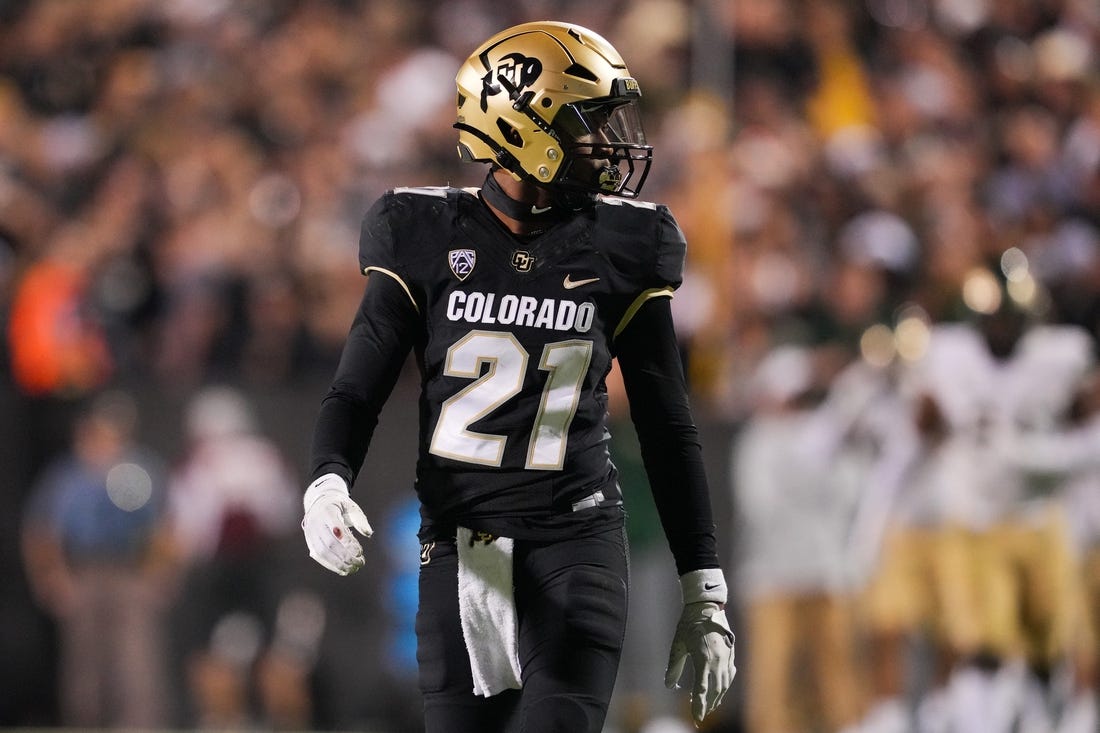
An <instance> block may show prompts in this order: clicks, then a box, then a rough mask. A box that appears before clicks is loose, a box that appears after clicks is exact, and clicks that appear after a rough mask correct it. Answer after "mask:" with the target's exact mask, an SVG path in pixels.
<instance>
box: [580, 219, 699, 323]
mask: <svg viewBox="0 0 1100 733" xmlns="http://www.w3.org/2000/svg"><path fill="white" fill-rule="evenodd" d="M599 219H600V221H599V233H598V234H597V237H598V241H600V242H601V243H602V246H603V247H604V254H605V256H607V258H608V260H609V262H610V264H611V267H612V270H613V272H615V273H616V274H617V275H618V277H619V282H618V283H617V285H618V290H619V292H620V293H621V294H622V296H623V298H624V300H623V306H622V317H621V318H619V320H618V323H617V325H616V326H615V328H614V330H613V333H612V338H613V339H614V340H618V338H619V335H620V334H621V333H622V332H623V330H624V329H625V328H626V327H627V326H628V325H629V324H630V323H631V321H632V320H633V319H634V317H635V315H636V314H637V313H638V311H639V309H640V308H641V307H642V306H643V305H645V304H646V302H648V301H649V300H652V299H653V298H671V297H672V294H673V291H675V290H676V289H677V288H679V287H680V285H681V283H683V280H684V260H685V257H686V255H687V241H686V239H685V238H684V233H683V231H682V230H681V229H680V225H679V224H678V223H677V222H676V218H675V217H674V216H673V215H672V212H671V211H670V210H669V208H668V207H667V206H664V205H662V204H650V203H646V202H627V201H622V200H616V202H615V203H612V202H611V201H608V202H606V204H605V205H604V206H603V207H601V211H600V216H599Z"/></svg>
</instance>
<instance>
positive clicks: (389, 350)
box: [310, 272, 420, 486]
mask: <svg viewBox="0 0 1100 733" xmlns="http://www.w3.org/2000/svg"><path fill="white" fill-rule="evenodd" d="M419 328H420V326H419V319H418V317H417V312H416V309H415V308H414V307H413V303H412V301H411V300H410V299H409V296H408V294H407V293H406V292H405V290H404V288H402V286H401V285H400V283H398V281H397V280H395V279H393V278H392V277H390V276H388V275H386V274H384V273H378V272H375V273H371V275H370V276H369V277H368V278H367V286H366V289H365V290H364V292H363V299H362V301H361V302H360V304H359V311H358V312H357V313H356V314H355V320H354V322H353V323H352V325H351V330H350V332H349V333H348V340H347V342H346V343H345V344H344V351H343V354H341V356H340V364H339V366H337V368H336V376H335V377H334V378H333V381H332V385H331V386H330V387H329V391H328V393H327V394H326V395H325V397H324V399H323V400H322V401H321V408H320V411H319V413H318V415H317V423H316V425H315V427H314V430H313V444H312V448H311V452H310V474H311V475H310V480H313V479H316V478H318V477H319V476H321V475H323V474H326V473H335V474H337V475H339V476H341V477H342V478H343V479H344V480H345V481H347V482H348V486H351V485H352V483H354V481H355V476H356V475H357V474H358V473H359V469H360V468H361V467H362V465H363V459H364V458H365V457H366V455H367V447H368V446H369V445H370V440H371V436H372V435H373V434H374V428H375V426H376V425H377V424H378V415H379V413H380V412H381V411H382V406H383V405H384V404H385V402H386V399H387V398H388V397H389V396H390V392H392V391H393V386H394V384H395V383H396V382H397V378H398V376H400V374H401V368H402V367H403V366H404V363H405V359H406V358H407V357H408V355H409V350H410V349H411V348H412V345H413V343H414V340H415V336H416V333H417V332H418V329H419Z"/></svg>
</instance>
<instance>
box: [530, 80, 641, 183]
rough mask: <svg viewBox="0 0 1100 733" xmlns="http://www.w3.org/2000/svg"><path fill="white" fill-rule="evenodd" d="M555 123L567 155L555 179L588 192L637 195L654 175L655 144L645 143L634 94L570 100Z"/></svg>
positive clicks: (557, 116) (554, 125) (555, 118)
mask: <svg viewBox="0 0 1100 733" xmlns="http://www.w3.org/2000/svg"><path fill="white" fill-rule="evenodd" d="M552 127H553V128H554V130H555V132H556V133H557V134H558V137H559V139H560V140H561V143H562V149H563V151H564V153H565V157H566V160H565V163H564V164H563V165H562V167H561V170H560V171H559V172H558V176H557V178H556V179H555V180H554V182H553V184H552V185H555V186H560V187H562V188H564V189H567V190H569V191H574V192H584V193H588V194H607V195H612V196H622V197H624V198H635V197H637V195H638V192H639V191H641V188H642V185H643V184H644V183H645V179H646V177H647V176H648V175H649V166H650V163H651V162H652V160H653V148H652V146H650V145H647V144H646V140H645V131H644V130H643V129H642V121H641V117H640V116H639V114H638V108H637V102H636V101H635V100H633V99H626V100H624V99H605V100H592V101H588V102H578V103H575V104H568V105H565V106H564V107H562V109H561V110H560V111H559V112H558V114H557V115H556V116H555V117H554V121H553V123H552Z"/></svg>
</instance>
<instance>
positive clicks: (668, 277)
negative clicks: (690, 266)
mask: <svg viewBox="0 0 1100 733" xmlns="http://www.w3.org/2000/svg"><path fill="white" fill-rule="evenodd" d="M657 215H658V218H657V247H656V252H655V256H654V262H653V279H654V283H655V284H663V285H664V286H666V287H669V288H672V289H673V290H675V289H676V288H679V287H680V285H681V284H682V283H683V281H684V260H685V258H686V257H687V240H686V239H685V238H684V232H683V230H682V229H680V225H679V224H678V223H677V221H676V218H675V217H674V216H673V215H672V212H671V211H670V210H669V208H668V207H667V206H658V207H657Z"/></svg>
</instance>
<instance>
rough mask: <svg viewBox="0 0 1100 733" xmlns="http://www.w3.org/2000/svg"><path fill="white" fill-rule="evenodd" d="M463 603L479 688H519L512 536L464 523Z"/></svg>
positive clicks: (486, 691)
mask: <svg viewBox="0 0 1100 733" xmlns="http://www.w3.org/2000/svg"><path fill="white" fill-rule="evenodd" d="M456 539H457V541H458V609H459V615H460V616H461V618H462V635H463V637H464V638H465V640H466V649H467V650H468V652H469V656H470V671H471V672H472V673H473V676H474V694H475V695H481V696H483V697H489V696H491V695H495V694H497V693H498V692H501V691H502V690H508V689H519V687H520V665H519V642H518V639H517V633H518V632H517V622H516V603H515V596H514V594H513V586H512V549H513V546H514V542H513V541H512V540H511V539H510V538H508V537H489V536H487V535H484V534H482V533H479V532H473V531H471V530H469V529H466V528H465V527H459V528H458V536H457V538H456Z"/></svg>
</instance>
